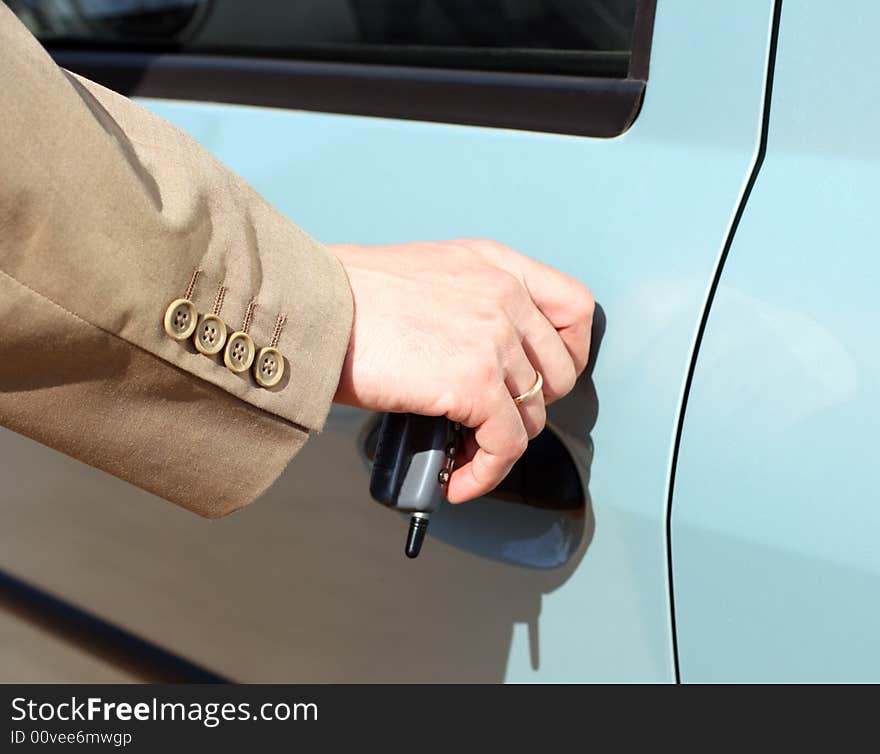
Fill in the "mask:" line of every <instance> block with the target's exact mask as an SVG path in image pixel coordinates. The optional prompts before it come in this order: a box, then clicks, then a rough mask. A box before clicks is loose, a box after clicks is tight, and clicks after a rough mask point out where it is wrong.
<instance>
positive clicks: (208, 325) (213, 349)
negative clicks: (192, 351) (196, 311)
mask: <svg viewBox="0 0 880 754" xmlns="http://www.w3.org/2000/svg"><path fill="white" fill-rule="evenodd" d="M194 341H195V345H196V348H197V349H198V350H199V351H200V352H201V353H203V354H205V355H206V356H213V355H214V354H215V353H220V351H221V350H223V346H224V344H225V343H226V323H225V322H224V321H223V320H222V319H220V318H219V317H217V316H215V315H214V314H206V315H204V316H203V317H202V319H201V321H200V322H199V326H198V327H197V328H196V336H195V338H194Z"/></svg>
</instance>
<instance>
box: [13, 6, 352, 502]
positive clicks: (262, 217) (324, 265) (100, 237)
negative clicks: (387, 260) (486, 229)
mask: <svg viewBox="0 0 880 754" xmlns="http://www.w3.org/2000/svg"><path fill="white" fill-rule="evenodd" d="M188 289H189V290H188ZM177 299H188V300H190V301H191V305H190V304H187V303H179V304H177V305H176V306H169V305H170V304H172V302H174V301H175V300H177ZM212 313H213V314H215V315H216V317H217V319H213V318H211V319H208V320H205V319H204V316H205V315H208V314H212ZM351 319H352V302H351V294H350V290H349V287H348V283H347V280H346V277H345V273H344V271H343V270H342V267H341V265H340V264H339V262H338V261H337V260H336V258H335V257H334V256H333V255H332V254H330V253H329V252H328V251H327V250H325V249H324V248H323V247H322V246H321V245H320V244H319V243H317V242H316V241H314V240H313V239H312V238H310V237H309V236H307V235H306V234H305V233H303V232H302V231H301V230H300V229H299V228H297V227H296V226H294V225H292V224H291V223H290V222H288V221H287V220H286V219H285V218H284V217H282V216H281V215H280V214H279V213H278V212H277V211H276V210H275V209H273V208H272V207H271V206H269V205H268V204H267V203H266V202H265V201H264V200H263V199H261V198H260V196H258V195H257V193H256V192H255V191H254V190H253V189H252V188H251V187H250V186H248V185H247V184H246V183H244V181H242V180H241V179H240V178H238V177H237V176H235V175H233V174H232V173H230V172H229V171H228V170H227V169H226V168H224V167H223V166H222V165H221V164H220V163H218V162H217V161H216V160H215V159H214V158H212V157H211V156H210V155H209V154H207V153H206V152H205V150H204V149H202V148H201V147H200V146H199V145H198V144H197V143H195V142H194V141H193V140H192V139H190V138H188V137H187V136H185V135H184V134H183V133H181V132H180V131H178V130H177V129H176V128H174V127H173V126H171V125H170V124H169V123H167V122H166V121H164V120H162V119H161V118H158V117H156V116H154V115H152V114H150V113H148V112H147V111H145V110H143V109H142V108H140V107H138V106H137V105H135V104H133V103H132V102H130V101H128V100H127V99H125V98H124V97H121V96H119V95H117V94H114V93H113V92H110V91H108V90H107V89H104V88H103V87H101V86H98V85H97V84H94V83H92V82H89V81H86V80H84V79H82V78H79V77H77V76H75V75H73V74H71V73H68V72H67V71H64V70H62V69H60V68H58V67H57V66H56V65H55V63H54V62H53V61H52V60H51V58H50V57H49V56H48V54H47V53H46V52H45V51H44V50H43V48H42V47H41V46H40V44H39V43H38V42H37V41H36V40H35V39H34V38H33V36H31V34H30V33H29V32H28V31H27V30H26V29H25V28H24V26H22V25H21V24H20V23H19V21H18V20H17V19H16V18H15V16H14V15H13V14H12V13H11V12H10V11H9V10H8V9H7V8H6V6H5V5H3V4H2V3H0V328H2V329H0V423H2V424H3V425H4V426H6V427H9V428H10V429H12V430H14V431H16V432H20V433H22V434H25V435H27V436H29V437H31V438H33V439H35V440H37V441H39V442H41V443H44V444H46V445H49V446H51V447H53V448H56V449H58V450H60V451H63V452H64V453H67V454H69V455H71V456H73V457H75V458H78V459H80V460H81V461H84V462H85V463H88V464H91V465H93V466H97V467H98V468H100V469H103V470H105V471H107V472H109V473H111V474H114V475H115V476H118V477H121V478H122V479H125V480H127V481H129V482H131V483H133V484H136V485H138V486H139V487H142V488H144V489H146V490H149V491H150V492H153V493H155V494H157V495H160V496H161V497H164V498H166V499H168V500H171V501H173V502H175V503H178V504H180V505H183V506H185V507H187V508H189V509H190V510H193V511H195V512H196V513H199V514H201V515H204V516H211V517H213V516H221V515H224V514H226V513H229V512H230V511H233V510H235V509H237V508H240V507H241V506H243V505H246V504H247V503H249V502H250V501H252V500H253V499H254V498H256V497H257V496H258V495H260V493H261V492H263V490H265V489H266V487H268V486H269V485H270V484H271V483H272V481H273V480H274V479H275V478H276V477H277V476H278V475H279V474H280V473H281V471H282V470H283V469H284V467H285V466H286V465H287V463H288V461H289V460H290V459H291V458H292V457H293V455H294V454H296V452H297V451H298V450H299V449H300V448H301V447H302V445H303V443H305V441H306V439H307V437H308V434H309V433H310V432H314V431H318V430H320V429H321V427H322V425H323V423H324V420H325V417H326V415H327V412H328V411H329V408H330V403H331V401H332V398H333V394H334V392H335V390H336V385H337V382H338V379H339V373H340V369H341V366H342V361H343V358H344V356H345V352H346V348H347V346H348V340H349V335H350V331H351ZM224 324H225V328H226V337H225V340H224V337H223V332H222V331H223V325H224ZM197 325H198V326H197ZM193 328H194V329H193ZM242 332H244V333H245V335H242V334H241V333H242ZM235 333H237V334H235ZM196 341H198V345H200V346H201V350H199V349H197V347H196V345H197V343H196ZM273 348H274V349H276V350H273ZM203 351H207V352H212V351H213V352H214V353H203ZM251 354H252V355H253V358H254V362H253V364H249V363H248V360H249V357H250V356H251ZM273 383H275V384H273Z"/></svg>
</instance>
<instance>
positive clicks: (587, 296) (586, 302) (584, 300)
mask: <svg viewBox="0 0 880 754" xmlns="http://www.w3.org/2000/svg"><path fill="white" fill-rule="evenodd" d="M583 289H584V290H583V295H582V296H581V297H580V309H581V311H580V313H581V315H582V316H583V318H584V319H585V320H587V322H589V321H591V320H592V319H593V313H594V312H595V310H596V299H594V298H593V293H592V291H590V289H589V288H587V286H583Z"/></svg>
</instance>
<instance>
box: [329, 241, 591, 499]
mask: <svg viewBox="0 0 880 754" xmlns="http://www.w3.org/2000/svg"><path fill="white" fill-rule="evenodd" d="M330 249H331V251H333V252H334V253H335V254H336V255H337V257H338V258H339V259H340V261H341V262H342V265H343V266H344V267H345V270H346V272H347V273H348V279H349V283H350V284H351V289H352V294H353V297H354V325H353V328H352V335H351V342H350V344H349V348H348V353H347V355H346V358H345V363H344V365H343V368H342V375H341V378H340V381H339V387H338V388H337V391H336V397H335V400H336V402H338V403H345V404H348V405H352V406H358V407H360V408H365V409H368V410H372V411H396V412H410V413H414V414H422V415H425V416H446V417H448V418H449V419H451V420H452V421H457V422H461V423H462V424H463V425H464V426H466V427H471V428H473V429H474V432H473V433H468V434H467V440H466V444H465V447H464V449H463V452H462V453H461V454H460V456H459V458H458V459H457V464H456V468H455V470H454V471H453V473H452V476H451V478H450V480H449V487H448V489H447V493H448V497H449V500H450V502H453V503H456V502H463V501H465V500H470V499H471V498H474V497H478V496H480V495H484V494H485V493H487V492H489V491H490V490H492V489H493V488H494V487H495V486H497V484H498V483H499V482H500V481H501V480H502V479H503V478H504V477H505V476H506V475H507V473H508V472H509V471H510V468H511V466H513V464H514V462H515V461H516V460H517V459H518V458H519V457H520V456H521V455H522V454H523V452H524V451H525V449H526V445H527V444H528V440H529V439H530V438H532V437H534V436H535V435H537V434H538V433H539V432H540V431H541V430H542V429H543V428H544V423H545V421H546V412H545V405H546V404H549V403H551V402H553V401H555V400H557V399H558V398H561V397H562V396H563V395H565V394H566V393H568V392H569V390H571V388H572V387H573V386H574V383H575V380H576V379H577V376H578V375H579V374H580V373H581V372H582V371H583V370H584V367H585V366H586V363H587V356H588V353H589V350H590V328H591V326H592V319H593V297H592V296H591V295H590V291H589V290H588V289H587V288H586V287H585V286H584V285H582V284H581V283H579V282H578V281H577V280H574V279H573V278H570V277H568V276H567V275H564V274H563V273H561V272H557V271H556V270H553V269H551V268H550V267H547V266H545V265H543V264H541V263H539V262H536V261H535V260H533V259H529V258H528V257H526V256H523V255H522V254H518V253H517V252H515V251H513V250H512V249H509V248H507V247H506V246H504V245H502V244H499V243H496V242H494V241H483V240H458V241H445V242H438V243H411V244H402V245H399V246H375V247H361V246H347V245H346V246H332V247H330ZM536 369H537V370H539V371H540V372H541V374H542V375H543V377H544V388H543V395H540V394H539V395H537V396H535V397H534V398H531V399H529V400H527V401H525V402H524V403H522V404H520V406H518V407H517V405H516V404H515V403H514V401H513V396H515V395H519V394H521V393H524V392H526V391H527V390H528V389H529V388H531V387H532V386H533V385H534V383H535V377H536V375H535V370H536Z"/></svg>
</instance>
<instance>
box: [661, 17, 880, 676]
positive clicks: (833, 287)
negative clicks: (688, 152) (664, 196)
mask: <svg viewBox="0 0 880 754" xmlns="http://www.w3.org/2000/svg"><path fill="white" fill-rule="evenodd" d="M878 25H880V7H878V6H877V4H876V3H872V2H852V3H846V4H845V5H835V4H831V3H785V5H784V7H783V10H782V16H781V22H780V31H779V45H778V52H777V61H776V67H775V80H774V84H773V94H772V104H771V108H770V114H769V121H768V126H769V131H768V140H767V154H766V159H765V161H764V164H763V166H762V168H761V171H760V173H759V175H758V178H757V181H756V183H755V187H754V191H753V192H752V195H751V197H750V199H749V201H748V203H747V205H746V209H745V212H744V214H743V218H742V222H741V224H740V227H739V229H738V231H737V233H736V236H735V238H734V242H733V245H732V247H731V250H730V255H729V258H728V259H727V261H726V263H725V265H724V271H723V274H722V276H721V282H720V285H719V287H718V294H717V297H716V300H715V302H714V304H713V305H712V307H711V310H710V314H709V318H708V324H707V327H706V335H705V339H704V345H703V347H702V349H701V350H700V353H699V358H698V361H697V368H696V372H695V377H694V382H693V389H692V391H691V395H690V399H689V401H688V405H687V411H686V415H685V422H684V432H683V435H682V446H681V453H680V462H679V467H678V473H677V475H676V479H675V494H674V498H673V505H672V555H673V575H674V579H673V580H674V588H675V589H674V592H675V616H676V624H677V629H678V632H677V633H678V638H679V651H680V660H681V674H682V678H683V680H686V681H688V680H693V681H708V680H725V681H740V680H768V681H877V680H878V679H880V601H878V599H877V594H878V589H880V549H878V547H877V540H878V534H880V505H878V502H880V495H878V489H880V465H878V463H877V430H878V427H880V349H878V347H877V344H878V339H877V333H878V332H880V310H878V306H877V290H878V287H880V258H878V254H877V199H878V190H880V180H878V160H880V151H878V143H877V133H878V130H880V100H878V98H877V96H876V82H875V77H876V71H877V70H878V67H880V50H878V47H877V44H876V29H877V28H878Z"/></svg>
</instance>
